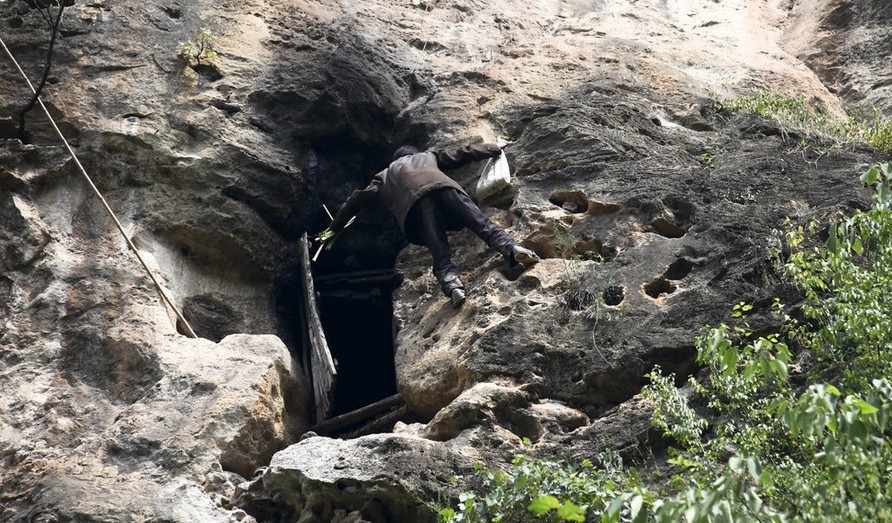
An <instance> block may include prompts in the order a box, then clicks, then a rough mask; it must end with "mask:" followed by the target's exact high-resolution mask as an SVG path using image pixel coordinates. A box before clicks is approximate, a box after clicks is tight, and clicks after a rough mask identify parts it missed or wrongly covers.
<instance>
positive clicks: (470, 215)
mask: <svg viewBox="0 0 892 523" xmlns="http://www.w3.org/2000/svg"><path fill="white" fill-rule="evenodd" d="M406 222H407V223H406V225H407V227H406V229H407V233H409V239H410V241H412V242H413V243H420V244H421V245H424V246H426V247H427V248H428V250H430V253H431V258H433V270H434V276H436V277H437V281H438V282H440V288H441V289H442V290H443V294H445V295H446V296H450V295H451V294H452V291H453V290H455V289H458V288H462V287H464V284H463V283H462V281H461V279H460V278H459V271H458V268H456V267H455V265H454V264H453V263H452V251H451V250H450V248H449V240H448V239H447V238H446V232H447V231H457V230H460V229H462V228H468V229H470V230H471V232H473V233H474V234H476V235H477V236H479V237H480V239H481V240H483V241H484V242H485V243H486V245H488V246H489V247H490V248H492V249H493V250H495V251H496V252H498V253H500V254H502V255H503V256H505V257H506V258H507V259H511V249H512V248H513V247H514V246H515V245H516V244H517V242H516V241H515V240H514V238H512V237H511V236H510V235H509V234H508V233H506V232H505V231H504V229H502V228H501V227H499V226H498V225H496V224H494V223H492V221H490V219H489V218H487V217H486V215H485V214H483V212H481V211H480V208H479V207H477V205H476V204H475V203H474V202H472V201H471V199H470V198H468V195H466V194H464V193H463V192H461V191H458V190H456V189H453V188H451V187H450V188H446V189H438V190H435V191H431V192H429V193H428V194H426V195H424V196H423V197H421V199H420V200H418V201H417V202H415V205H413V206H412V210H411V211H409V215H408V216H407V220H406Z"/></svg>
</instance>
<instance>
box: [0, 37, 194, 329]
mask: <svg viewBox="0 0 892 523" xmlns="http://www.w3.org/2000/svg"><path fill="white" fill-rule="evenodd" d="M0 45H2V46H3V50H4V51H6V55H7V56H9V59H10V60H12V63H14V64H15V66H16V69H18V71H19V74H21V75H22V78H24V79H25V82H26V83H27V84H28V87H29V88H30V89H31V92H32V93H34V94H35V95H37V91H36V90H35V89H34V86H33V85H32V84H31V80H29V79H28V75H26V74H25V71H23V70H22V67H21V66H20V65H19V63H18V61H16V59H15V57H14V56H13V55H12V53H11V52H10V51H9V48H8V47H6V43H5V42H4V41H3V39H2V38H0ZM37 103H38V104H40V108H41V109H43V112H44V113H45V114H46V117H47V118H49V120H50V124H52V126H53V129H55V130H56V134H58V135H59V138H61V139H62V143H64V144H65V148H66V149H68V154H70V155H71V158H72V159H73V160H74V163H75V164H77V167H78V169H80V172H81V174H82V175H83V176H84V179H85V180H87V184H89V186H90V188H91V189H92V190H93V193H94V194H96V196H97V197H98V198H99V201H100V202H102V206H103V207H105V212H106V213H108V215H109V216H110V217H111V219H112V221H114V223H115V226H116V227H117V228H118V230H119V231H120V232H121V235H122V236H124V240H125V241H126V242H127V246H128V247H129V248H130V250H132V251H133V253H134V254H135V255H136V258H137V259H138V260H139V263H141V264H142V266H143V268H144V269H145V270H146V273H147V274H148V275H149V278H150V279H151V280H152V283H154V284H155V288H157V289H158V292H159V293H160V294H161V297H162V298H163V299H164V302H165V303H166V304H167V305H168V306H169V307H170V308H171V309H173V312H174V313H175V314H176V316H177V318H178V319H179V320H180V321H181V322H183V326H184V327H185V328H186V332H187V334H188V335H189V336H190V337H192V338H197V337H198V336H197V335H196V334H195V331H194V330H192V326H191V325H189V322H188V321H186V318H184V317H183V313H182V312H180V309H179V308H178V307H177V306H176V305H174V303H173V300H171V299H170V297H169V296H168V295H167V292H166V291H165V290H164V288H163V287H161V283H159V282H158V280H157V279H156V278H155V275H154V274H152V270H151V269H149V266H148V264H147V263H146V261H145V260H144V259H143V257H142V255H140V254H139V250H137V248H136V245H134V244H133V241H131V240H130V237H129V236H127V233H126V232H125V231H124V226H123V225H121V222H120V221H119V220H118V217H117V216H116V215H115V212H114V211H113V210H112V208H111V207H109V205H108V202H106V201H105V198H104V197H103V196H102V193H101V192H99V188H97V187H96V184H94V183H93V180H92V179H91V178H90V175H89V174H87V171H86V170H85V169H84V166H83V165H81V162H80V160H78V158H77V155H75V154H74V151H73V150H72V149H71V145H69V144H68V140H66V139H65V136H64V135H63V134H62V131H60V130H59V127H58V126H57V125H56V121H55V120H53V117H52V116H51V115H50V112H49V111H48V110H47V108H46V106H45V105H44V104H43V100H41V99H40V97H39V96H38V97H37Z"/></svg>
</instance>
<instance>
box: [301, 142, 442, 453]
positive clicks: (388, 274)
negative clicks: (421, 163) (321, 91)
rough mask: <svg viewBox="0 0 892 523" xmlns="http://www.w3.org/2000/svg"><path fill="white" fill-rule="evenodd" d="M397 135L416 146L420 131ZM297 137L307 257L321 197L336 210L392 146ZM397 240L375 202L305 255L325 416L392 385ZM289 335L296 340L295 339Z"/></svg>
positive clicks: (401, 242) (325, 220)
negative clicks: (323, 354)
mask: <svg viewBox="0 0 892 523" xmlns="http://www.w3.org/2000/svg"><path fill="white" fill-rule="evenodd" d="M403 141H405V143H411V144H417V145H418V146H419V147H422V146H424V145H425V142H426V139H425V137H424V136H422V135H419V136H414V137H409V138H406V139H404V140H403ZM401 144H402V142H401V143H400V145H401ZM305 145H309V147H308V148H307V151H308V153H307V168H308V169H307V170H308V174H309V178H310V181H309V185H310V196H311V197H310V201H308V202H306V204H305V206H304V213H306V214H304V217H305V219H306V222H305V223H309V224H310V227H309V230H308V231H307V234H308V236H309V238H310V239H311V243H312V245H311V248H310V251H311V254H310V255H311V257H312V256H313V255H314V254H315V253H316V250H317V248H318V244H317V243H316V242H314V241H312V238H313V236H314V235H315V234H316V233H317V232H319V231H321V230H323V229H324V228H325V227H327V226H328V224H329V217H328V214H327V213H326V212H325V210H324V209H323V204H324V205H325V207H327V209H328V211H330V212H331V213H336V212H337V210H338V208H339V207H340V205H341V204H342V203H343V202H344V201H345V200H346V199H347V198H348V197H349V196H350V194H351V193H352V192H353V191H354V190H357V189H362V188H364V187H365V186H366V185H367V184H368V183H369V181H370V180H371V178H372V176H374V174H375V173H377V172H378V171H380V170H381V169H383V168H385V167H386V166H387V164H388V162H389V160H390V156H391V154H392V151H393V150H394V149H395V146H393V145H392V144H390V143H363V142H361V141H359V140H358V139H357V137H356V136H354V135H352V134H350V133H345V134H339V135H336V136H330V137H327V138H319V139H317V140H315V141H314V142H313V143H311V144H305ZM405 246H406V241H405V239H404V238H403V235H402V233H401V232H400V231H399V228H398V227H397V225H396V221H395V220H394V219H393V217H392V216H390V214H389V213H388V212H387V211H386V210H385V209H384V208H383V207H382V206H380V205H371V206H369V207H367V208H365V209H363V210H362V211H361V212H360V213H359V214H358V215H357V217H356V220H355V222H354V223H353V224H352V225H351V226H349V227H348V228H347V229H345V230H344V231H343V232H342V233H341V234H340V235H339V236H338V238H337V240H336V241H335V243H334V246H333V248H331V249H330V250H323V251H322V252H321V253H320V255H319V257H318V259H317V261H315V262H311V269H312V273H313V284H314V287H315V298H316V303H317V306H318V309H319V317H320V320H321V323H322V328H323V330H324V332H325V337H326V340H327V342H328V346H329V349H330V351H331V354H332V357H333V358H334V359H335V360H336V368H337V374H338V376H337V381H336V385H335V388H334V394H333V407H332V412H331V413H330V417H335V416H339V415H342V414H346V413H350V412H353V411H355V410H357V409H360V408H363V407H366V406H368V405H370V404H373V403H375V402H377V401H379V400H382V399H385V398H388V397H391V396H393V395H395V394H396V393H397V387H396V371H395V368H394V347H393V335H394V332H393V303H392V291H393V290H394V288H395V287H396V286H397V285H398V281H397V277H396V275H395V272H394V265H395V260H396V257H397V254H398V253H399V252H400V250H402V249H403V247H405ZM295 280H299V278H295ZM296 283H297V285H298V286H297V287H295V288H294V290H296V291H299V289H300V288H299V285H300V284H299V282H297V281H296ZM287 294H290V295H292V296H296V295H299V294H300V293H299V292H298V293H292V292H291V291H287ZM286 301H287V298H286ZM287 308H289V309H293V310H297V307H290V306H289V307H287ZM298 330H299V329H298ZM295 341H298V346H299V345H300V341H299V340H295ZM292 346H294V345H292ZM299 350H300V349H299ZM315 421H316V423H319V422H321V421H323V420H318V419H317V420H315ZM368 421H370V420H364V421H363V422H360V423H357V424H354V425H351V426H348V427H345V428H343V429H339V430H338V431H337V432H336V433H334V434H333V435H338V434H340V435H347V434H349V433H350V431H353V430H355V429H357V428H359V427H361V426H363V425H364V424H365V423H366V422H368ZM389 428H390V427H387V428H385V429H382V430H389Z"/></svg>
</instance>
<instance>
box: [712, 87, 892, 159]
mask: <svg viewBox="0 0 892 523" xmlns="http://www.w3.org/2000/svg"><path fill="white" fill-rule="evenodd" d="M717 106H718V108H719V109H720V110H722V109H723V110H728V111H732V112H740V111H748V112H751V113H754V114H758V115H761V116H764V117H766V118H770V119H772V120H774V121H776V122H778V123H779V124H781V125H782V126H784V127H788V128H791V129H796V130H797V131H799V132H802V133H804V134H805V135H806V137H813V138H823V139H828V140H832V141H833V142H835V143H837V144H849V143H866V144H868V145H870V146H871V147H873V148H875V149H877V150H879V151H883V152H887V153H892V120H884V119H883V118H882V116H881V114H880V112H879V110H876V109H874V110H873V111H871V112H870V113H869V114H856V115H854V116H848V117H845V118H834V117H832V116H831V115H829V114H828V113H827V112H826V111H825V110H823V109H817V110H812V109H811V108H809V107H808V103H807V101H806V99H805V95H804V94H802V93H798V94H797V95H796V96H784V95H781V94H779V93H767V92H758V93H756V94H754V95H751V96H741V97H738V98H732V99H719V100H717Z"/></svg>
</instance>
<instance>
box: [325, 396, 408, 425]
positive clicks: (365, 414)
mask: <svg viewBox="0 0 892 523" xmlns="http://www.w3.org/2000/svg"><path fill="white" fill-rule="evenodd" d="M402 405H405V402H404V401H403V397H402V396H400V395H399V394H394V395H393V396H390V397H388V398H384V399H383V400H380V401H376V402H375V403H372V404H371V405H366V406H365V407H362V408H359V409H356V410H354V411H352V412H348V413H346V414H341V415H340V416H335V417H333V418H331V419H327V420H325V421H323V422H321V423H317V424H316V425H314V426H312V427H310V430H312V431H313V432H315V433H316V434H321V435H325V434H330V433H332V432H334V431H336V430H338V429H342V428H344V427H349V426H350V425H353V424H354V423H359V422H360V421H362V420H365V419H368V418H371V417H373V416H376V415H378V414H381V413H382V412H387V411H388V410H390V409H392V408H394V407H399V406H402Z"/></svg>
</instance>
